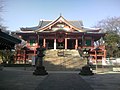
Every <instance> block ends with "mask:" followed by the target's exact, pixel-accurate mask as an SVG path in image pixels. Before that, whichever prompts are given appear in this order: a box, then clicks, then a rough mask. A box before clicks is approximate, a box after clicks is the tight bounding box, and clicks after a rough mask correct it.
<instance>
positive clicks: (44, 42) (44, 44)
mask: <svg viewBox="0 0 120 90" xmlns="http://www.w3.org/2000/svg"><path fill="white" fill-rule="evenodd" d="M43 46H44V47H46V39H45V38H44V39H43Z"/></svg>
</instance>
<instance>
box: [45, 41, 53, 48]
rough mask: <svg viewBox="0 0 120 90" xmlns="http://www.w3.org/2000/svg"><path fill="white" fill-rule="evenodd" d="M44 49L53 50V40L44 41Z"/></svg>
mask: <svg viewBox="0 0 120 90" xmlns="http://www.w3.org/2000/svg"><path fill="white" fill-rule="evenodd" d="M46 48H47V49H54V39H46Z"/></svg>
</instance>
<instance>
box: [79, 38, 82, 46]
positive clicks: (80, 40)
mask: <svg viewBox="0 0 120 90" xmlns="http://www.w3.org/2000/svg"><path fill="white" fill-rule="evenodd" d="M79 46H82V39H78V47H79Z"/></svg>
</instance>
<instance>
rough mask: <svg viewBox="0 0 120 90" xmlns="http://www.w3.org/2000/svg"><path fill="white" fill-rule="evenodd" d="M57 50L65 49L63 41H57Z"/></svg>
mask: <svg viewBox="0 0 120 90" xmlns="http://www.w3.org/2000/svg"><path fill="white" fill-rule="evenodd" d="M56 42H57V49H65V40H64V39H63V40H59V39H57V41H56Z"/></svg>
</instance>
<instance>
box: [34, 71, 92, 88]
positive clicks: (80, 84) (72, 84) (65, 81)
mask: <svg viewBox="0 0 120 90" xmlns="http://www.w3.org/2000/svg"><path fill="white" fill-rule="evenodd" d="M36 90H93V88H91V87H90V85H89V84H88V83H86V82H85V81H84V80H83V79H82V78H81V77H80V76H79V75H78V74H76V73H50V74H49V75H48V77H47V78H46V79H45V80H44V81H43V82H42V83H41V84H39V86H38V87H37V88H36Z"/></svg>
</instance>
